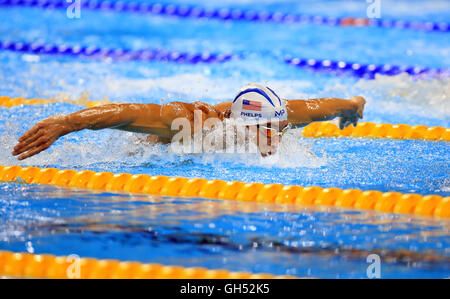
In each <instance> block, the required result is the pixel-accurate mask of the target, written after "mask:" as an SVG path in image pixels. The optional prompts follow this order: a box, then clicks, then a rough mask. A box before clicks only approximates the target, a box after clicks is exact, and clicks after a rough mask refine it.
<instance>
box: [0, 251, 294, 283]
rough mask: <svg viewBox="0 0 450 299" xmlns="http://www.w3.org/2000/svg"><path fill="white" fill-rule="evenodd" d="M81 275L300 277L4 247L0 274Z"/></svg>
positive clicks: (218, 277) (28, 276) (113, 277)
mask: <svg viewBox="0 0 450 299" xmlns="http://www.w3.org/2000/svg"><path fill="white" fill-rule="evenodd" d="M2 276H5V277H14V278H53V279H64V278H81V279H130V278H140V279H147V278H148V279H151V278H155V279H273V278H296V277H293V276H275V275H271V274H265V273H261V274H253V273H248V272H230V271H227V270H222V269H218V270H210V269H205V268H200V267H193V268H184V267H180V266H165V265H160V264H143V263H139V262H120V261H117V260H98V259H94V258H78V257H76V256H67V257H57V256H54V255H49V254H30V253H15V252H10V251H0V277H2Z"/></svg>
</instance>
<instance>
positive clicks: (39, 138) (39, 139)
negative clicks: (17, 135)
mask: <svg viewBox="0 0 450 299" xmlns="http://www.w3.org/2000/svg"><path fill="white" fill-rule="evenodd" d="M43 135H44V134H39V133H38V134H36V135H35V136H33V137H36V138H33V140H28V141H27V142H23V143H19V144H18V145H17V146H16V147H15V148H14V152H13V153H12V154H13V155H14V156H17V155H20V154H22V153H24V152H27V151H29V150H30V149H32V148H34V147H37V146H39V145H41V144H43V143H45V142H47V141H48V138H47V137H45V136H43Z"/></svg>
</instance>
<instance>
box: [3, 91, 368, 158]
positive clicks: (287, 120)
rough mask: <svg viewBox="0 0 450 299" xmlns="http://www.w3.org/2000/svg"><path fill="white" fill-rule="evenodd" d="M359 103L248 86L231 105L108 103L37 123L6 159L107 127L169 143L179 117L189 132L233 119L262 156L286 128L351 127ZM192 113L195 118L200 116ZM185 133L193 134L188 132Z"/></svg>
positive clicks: (358, 113) (360, 110)
mask: <svg viewBox="0 0 450 299" xmlns="http://www.w3.org/2000/svg"><path fill="white" fill-rule="evenodd" d="M365 103H366V101H365V99H364V98H363V97H360V96H356V97H353V98H351V99H337V98H321V99H311V100H283V99H281V98H280V97H278V96H277V95H276V94H275V92H273V91H272V90H271V89H270V88H268V87H265V86H263V85H261V84H258V83H252V84H248V85H246V86H244V87H243V88H241V90H239V92H238V94H237V95H236V97H235V98H234V100H233V101H228V102H223V103H220V104H217V105H214V106H212V105H209V104H206V103H202V102H194V103H184V102H171V103H168V104H164V105H158V104H108V105H103V106H97V107H93V108H87V109H83V110H80V111H78V112H75V113H72V114H68V115H64V116H53V117H50V118H47V119H45V120H42V121H40V122H38V123H37V124H36V125H35V126H34V127H33V128H31V129H30V130H29V131H28V132H26V133H25V134H23V135H22V136H21V137H20V138H19V139H18V144H17V145H16V146H15V147H14V150H13V152H12V155H14V156H18V159H19V160H23V159H26V158H29V157H31V156H34V155H36V154H38V153H40V152H42V151H44V150H46V149H47V148H49V147H50V146H51V145H52V144H53V143H54V142H55V141H56V140H57V139H58V138H59V137H61V136H64V135H67V134H69V133H72V132H77V131H81V130H84V129H90V130H101V129H107V128H110V129H117V130H123V131H129V132H136V133H146V134H149V138H148V140H149V141H151V142H163V143H169V142H171V140H172V139H173V138H174V136H176V134H177V133H178V132H179V131H180V129H174V128H173V125H172V124H173V122H174V121H175V120H177V119H180V118H182V119H185V120H187V121H188V124H190V125H191V128H195V124H194V121H196V120H197V119H200V120H201V123H202V125H203V124H204V122H205V121H207V120H208V119H212V118H215V119H218V120H220V121H224V120H226V119H234V120H239V122H238V123H239V124H241V125H242V126H245V127H246V128H248V129H251V130H254V131H257V132H258V134H256V136H257V138H256V145H257V147H258V149H259V152H260V153H261V155H262V156H267V155H270V154H273V153H274V152H276V150H277V146H278V144H279V143H280V141H281V138H282V135H283V134H284V133H285V132H286V131H287V130H288V129H290V128H298V127H303V126H306V125H308V124H309V123H311V122H315V121H325V120H331V119H334V118H336V117H339V118H340V119H339V127H340V129H343V128H344V127H347V126H349V125H351V124H353V125H355V126H356V124H357V122H358V120H359V119H361V118H362V117H363V110H364V105H365ZM195 114H197V115H199V114H200V118H198V117H196V116H197V115H195ZM190 134H191V135H192V134H194V130H193V129H191V131H190ZM263 141H264V142H263Z"/></svg>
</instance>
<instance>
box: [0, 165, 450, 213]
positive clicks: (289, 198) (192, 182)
mask: <svg viewBox="0 0 450 299" xmlns="http://www.w3.org/2000/svg"><path fill="white" fill-rule="evenodd" d="M16 179H21V180H23V181H25V182H26V183H30V184H47V185H54V186H62V187H78V188H88V189H94V190H107V191H125V192H131V193H144V194H151V195H162V196H181V197H200V198H209V199H222V200H236V201H252V202H265V203H280V204H301V205H318V206H336V207H347V208H355V209H363V210H376V211H380V212H388V213H400V214H417V215H426V216H438V217H442V218H450V197H442V196H439V195H426V196H422V195H419V194H402V193H399V192H386V193H382V192H380V191H362V190H358V189H347V190H343V189H339V188H321V187H301V186H284V185H281V184H262V183H244V182H238V181H232V182H226V181H222V180H206V179H200V178H194V179H189V178H183V177H167V176H149V175H144V174H137V175H132V174H129V173H117V174H114V173H111V172H94V171H76V170H59V169H56V168H38V167H21V166H0V181H14V180H16Z"/></svg>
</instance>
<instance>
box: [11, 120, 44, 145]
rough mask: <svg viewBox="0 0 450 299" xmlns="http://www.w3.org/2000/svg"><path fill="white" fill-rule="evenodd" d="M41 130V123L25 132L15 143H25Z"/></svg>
mask: <svg viewBox="0 0 450 299" xmlns="http://www.w3.org/2000/svg"><path fill="white" fill-rule="evenodd" d="M41 128H42V124H41V123H38V124H36V125H35V126H34V127H32V128H31V129H30V130H28V131H27V132H25V134H23V135H22V136H21V137H20V138H19V139H18V140H17V141H19V142H22V141H25V140H26V139H28V138H30V137H32V136H33V135H34V134H36V133H37V132H38V131H39V130H40V129H41Z"/></svg>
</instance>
